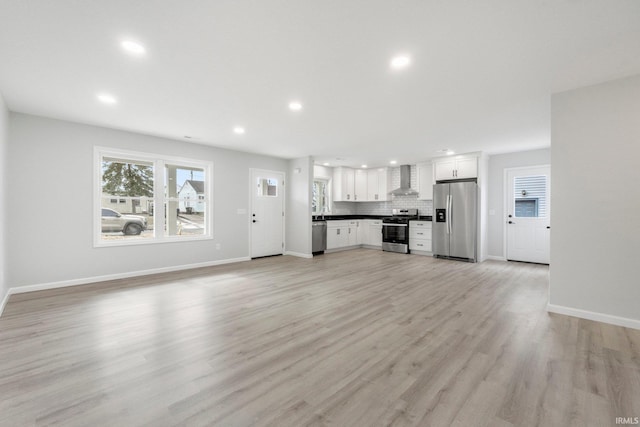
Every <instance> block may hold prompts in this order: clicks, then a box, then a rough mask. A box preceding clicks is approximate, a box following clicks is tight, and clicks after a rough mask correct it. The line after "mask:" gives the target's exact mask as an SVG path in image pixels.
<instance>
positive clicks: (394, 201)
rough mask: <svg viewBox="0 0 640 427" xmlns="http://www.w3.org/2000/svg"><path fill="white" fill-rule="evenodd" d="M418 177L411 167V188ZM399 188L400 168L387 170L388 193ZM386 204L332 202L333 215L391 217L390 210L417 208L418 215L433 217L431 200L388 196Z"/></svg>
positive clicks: (414, 169)
mask: <svg viewBox="0 0 640 427" xmlns="http://www.w3.org/2000/svg"><path fill="white" fill-rule="evenodd" d="M417 181H418V175H417V172H416V167H415V166H411V187H412V188H416V187H417ZM398 187H400V168H390V169H389V182H388V189H389V191H391V190H394V189H396V188H398ZM389 197H391V200H389V201H386V202H334V203H333V209H332V211H331V213H332V214H333V215H391V211H392V209H409V208H417V209H418V213H419V214H420V215H433V201H432V200H418V198H417V197H416V196H389Z"/></svg>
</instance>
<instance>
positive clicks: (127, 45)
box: [120, 40, 146, 55]
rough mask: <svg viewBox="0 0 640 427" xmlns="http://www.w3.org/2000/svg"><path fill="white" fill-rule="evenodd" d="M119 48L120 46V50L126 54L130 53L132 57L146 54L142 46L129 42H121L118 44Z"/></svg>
mask: <svg viewBox="0 0 640 427" xmlns="http://www.w3.org/2000/svg"><path fill="white" fill-rule="evenodd" d="M120 46H122V48H123V49H124V50H125V51H127V53H130V54H132V55H144V54H145V52H146V49H145V48H144V46H142V45H141V44H140V43H136V42H134V41H131V40H125V41H123V42H122V43H120Z"/></svg>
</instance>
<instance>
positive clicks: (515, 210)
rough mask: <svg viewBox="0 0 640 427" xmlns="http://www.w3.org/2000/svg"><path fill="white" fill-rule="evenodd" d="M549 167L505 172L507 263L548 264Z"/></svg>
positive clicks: (549, 223)
mask: <svg viewBox="0 0 640 427" xmlns="http://www.w3.org/2000/svg"><path fill="white" fill-rule="evenodd" d="M550 180H551V169H550V167H549V166H538V167H531V168H517V169H509V170H508V171H507V209H506V213H507V218H506V222H507V259H508V260H509V261H525V262H536V263H541V264H549V235H550V228H551V227H550V225H551V222H550V215H551V197H550V195H549V188H550Z"/></svg>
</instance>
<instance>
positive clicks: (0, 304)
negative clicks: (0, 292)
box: [0, 289, 11, 316]
mask: <svg viewBox="0 0 640 427" xmlns="http://www.w3.org/2000/svg"><path fill="white" fill-rule="evenodd" d="M10 290H11V289H7V293H6V294H4V297H3V298H2V302H0V316H2V312H3V311H4V307H5V306H6V305H7V302H8V301H9V296H10V295H11V292H9V291H10Z"/></svg>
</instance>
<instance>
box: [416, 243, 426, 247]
mask: <svg viewBox="0 0 640 427" xmlns="http://www.w3.org/2000/svg"><path fill="white" fill-rule="evenodd" d="M416 246H424V245H423V244H422V243H417V244H416Z"/></svg>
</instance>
